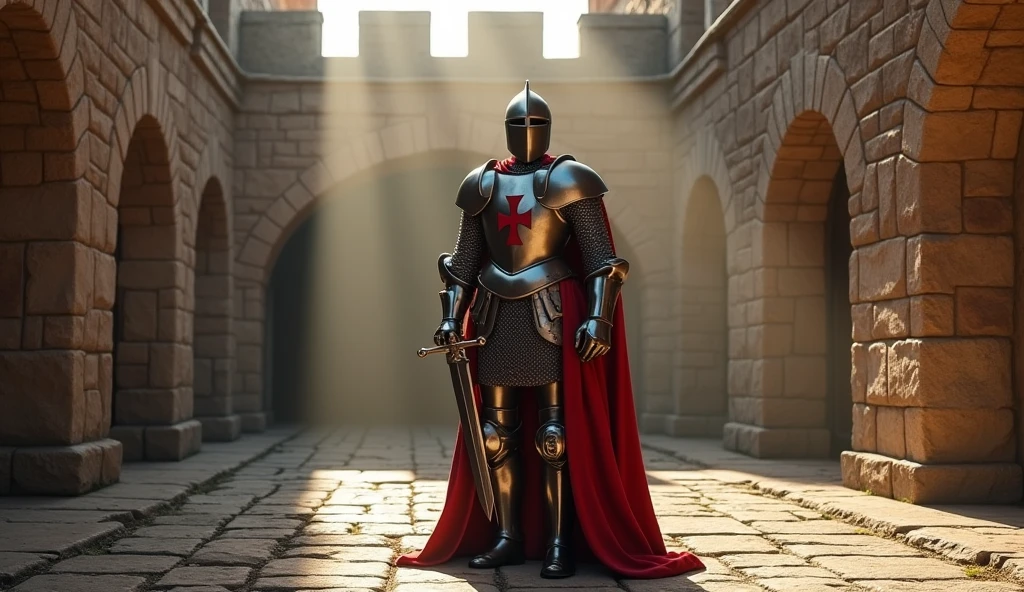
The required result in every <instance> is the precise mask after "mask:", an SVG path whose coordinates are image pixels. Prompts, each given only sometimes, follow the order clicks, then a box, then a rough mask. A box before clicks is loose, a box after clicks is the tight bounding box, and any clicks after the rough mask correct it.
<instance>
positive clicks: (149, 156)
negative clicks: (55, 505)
mask: <svg viewBox="0 0 1024 592" xmlns="http://www.w3.org/2000/svg"><path fill="white" fill-rule="evenodd" d="M117 234H118V237H117V249H116V251H115V257H116V259H117V296H116V301H115V306H114V342H115V349H114V368H115V379H116V383H115V391H114V424H115V428H114V429H113V430H112V433H113V434H114V435H115V437H116V438H117V439H119V440H121V442H122V444H123V445H124V458H125V460H143V459H146V460H180V459H182V458H185V457H187V456H189V455H191V454H193V453H195V452H197V451H198V450H199V444H200V439H201V426H200V424H199V422H197V421H194V420H191V418H192V411H193V397H192V349H191V347H190V344H189V343H188V341H189V340H190V339H191V334H192V326H191V324H192V311H191V310H190V302H189V301H188V300H189V295H190V294H191V293H192V292H191V289H190V288H191V287H190V286H189V284H190V283H191V281H192V274H191V273H190V272H189V269H188V265H187V263H186V261H185V259H184V251H185V248H184V242H183V241H182V240H181V238H182V237H181V232H180V225H179V221H178V212H177V208H176V204H175V199H174V193H173V190H172V182H171V168H170V161H169V155H168V149H167V144H166V143H165V141H164V138H163V133H162V130H161V128H160V125H159V123H158V122H157V121H156V120H155V119H154V118H153V117H151V116H146V117H144V118H143V119H142V120H140V121H139V122H138V124H137V125H136V128H135V131H134V133H133V134H132V137H131V140H130V141H129V143H128V149H127V154H126V156H125V162H124V170H123V173H122V176H121V195H120V199H119V201H118V232H117Z"/></svg>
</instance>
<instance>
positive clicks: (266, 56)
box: [238, 11, 668, 79]
mask: <svg viewBox="0 0 1024 592" xmlns="http://www.w3.org/2000/svg"><path fill="white" fill-rule="evenodd" d="M543 20H544V19H543V14H542V13H540V12H470V13H469V55H468V56H466V57H433V56H431V55H430V13H429V12H392V11H373V12H360V13H359V56H358V57H351V58H337V57H331V58H325V57H323V55H322V52H321V46H322V39H323V15H322V14H321V13H320V12H317V11H308V12H307V11H302V12H296V11H280V12H244V13H242V15H241V22H240V26H239V49H238V53H239V56H238V59H239V63H240V64H241V65H242V68H243V69H245V70H246V71H247V72H249V73H251V74H274V75H291V76H329V77H332V78H335V77H339V78H371V79H373V78H480V79H486V78H506V77H533V78H569V79H580V78H605V77H616V78H618V77H626V78H634V77H644V76H656V75H659V74H664V73H666V72H667V69H668V66H667V25H668V22H667V20H666V18H665V17H664V16H661V15H622V14H584V15H582V16H581V17H580V20H579V29H580V57H579V58H570V59H545V58H544V55H543Z"/></svg>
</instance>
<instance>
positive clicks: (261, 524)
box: [224, 516, 302, 530]
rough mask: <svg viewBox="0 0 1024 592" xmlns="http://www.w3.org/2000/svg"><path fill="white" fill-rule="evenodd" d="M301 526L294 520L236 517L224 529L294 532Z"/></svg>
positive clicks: (298, 521) (300, 522)
mask: <svg viewBox="0 0 1024 592" xmlns="http://www.w3.org/2000/svg"><path fill="white" fill-rule="evenodd" d="M300 526H302V521H301V520H295V519H294V518H264V517H262V516H260V517H256V516H238V517H237V518H235V519H234V520H232V521H231V522H228V523H227V525H225V526H224V528H226V529H229V530H233V529H236V528H264V529H266V528H281V529H292V530H295V529H297V528H299V527H300Z"/></svg>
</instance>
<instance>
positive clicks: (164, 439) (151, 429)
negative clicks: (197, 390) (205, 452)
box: [110, 419, 203, 461]
mask: <svg viewBox="0 0 1024 592" xmlns="http://www.w3.org/2000/svg"><path fill="white" fill-rule="evenodd" d="M110 437H111V438H114V439H116V440H119V441H120V442H121V443H122V444H123V445H124V460H125V461H138V460H149V461H174V460H182V459H185V458H188V457H189V456H192V455H193V454H195V453H197V452H199V449H200V447H201V446H202V440H203V424H201V423H199V421H197V420H194V419H190V420H188V421H183V422H181V423H177V424H174V425H170V426H132V425H118V426H113V427H112V428H110Z"/></svg>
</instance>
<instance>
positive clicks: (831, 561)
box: [814, 556, 964, 580]
mask: <svg viewBox="0 0 1024 592" xmlns="http://www.w3.org/2000/svg"><path fill="white" fill-rule="evenodd" d="M853 557H854V556H845V557H834V556H825V557H816V558H815V559H814V562H815V563H817V564H819V565H821V566H823V567H826V568H828V569H830V570H832V571H834V572H836V573H838V574H839V575H841V576H843V577H844V578H846V579H851V580H897V579H915V580H955V579H960V578H963V577H964V570H963V567H960V566H957V565H950V564H948V563H944V562H942V561H939V560H938V559H932V558H930V557H870V556H863V557H857V558H856V560H854V559H853Z"/></svg>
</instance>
